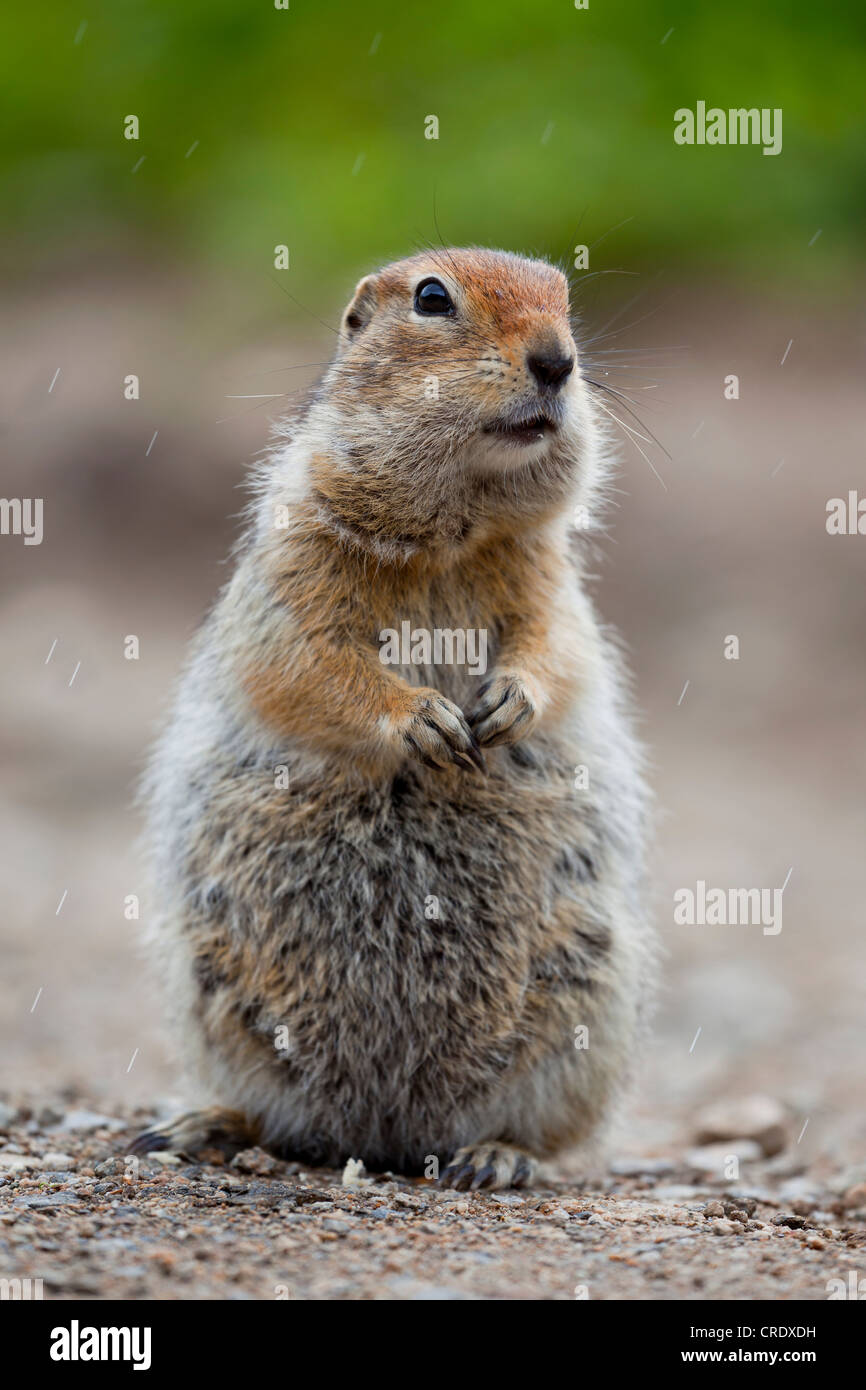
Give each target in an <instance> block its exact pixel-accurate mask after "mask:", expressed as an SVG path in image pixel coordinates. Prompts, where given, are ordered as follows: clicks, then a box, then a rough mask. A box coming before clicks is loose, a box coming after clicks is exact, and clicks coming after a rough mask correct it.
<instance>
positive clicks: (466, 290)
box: [310, 248, 596, 544]
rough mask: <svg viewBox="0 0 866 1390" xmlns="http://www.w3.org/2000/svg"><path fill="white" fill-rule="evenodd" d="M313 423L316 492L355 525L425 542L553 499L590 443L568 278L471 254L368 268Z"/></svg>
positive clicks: (569, 494)
mask: <svg viewBox="0 0 866 1390" xmlns="http://www.w3.org/2000/svg"><path fill="white" fill-rule="evenodd" d="M310 424H311V425H312V426H313V428H314V431H315V433H316V434H317V435H318V437H319V439H320V440H321V441H322V443H323V444H324V443H325V441H326V442H327V463H325V462H324V454H322V455H320V458H322V460H323V462H322V466H321V467H319V468H318V469H317V470H315V472H316V474H317V477H316V481H317V484H318V490H319V493H320V495H323V496H324V497H325V498H326V499H327V500H328V501H329V503H330V505H331V507H332V509H334V510H336V511H337V512H339V513H341V514H342V515H343V517H344V518H346V520H347V521H348V524H349V525H350V526H354V527H357V528H358V529H361V530H367V531H369V530H370V529H373V530H374V531H375V532H376V533H377V534H379V535H381V534H382V533H383V532H395V533H399V534H400V535H401V536H402V537H404V538H406V539H407V540H408V539H409V538H410V537H411V538H418V539H419V540H420V541H421V543H422V544H423V543H424V542H425V541H430V540H432V539H434V538H435V536H437V535H438V536H439V537H440V538H442V537H443V536H444V537H445V538H446V539H450V540H452V541H453V540H454V539H455V537H460V536H462V535H465V534H466V533H467V531H468V530H471V529H474V528H477V524H478V520H479V516H480V515H484V516H487V517H489V518H501V517H502V514H503V512H505V513H507V514H508V517H509V518H510V519H511V521H513V523H514V524H518V522H519V520H520V519H526V520H531V519H532V517H533V516H541V515H543V514H549V513H550V511H551V510H552V509H555V508H556V507H559V508H560V509H562V507H563V506H565V504H566V502H567V501H568V499H569V498H573V497H574V495H575V488H576V485H577V483H578V482H579V481H580V473H581V468H582V466H583V467H584V469H585V471H586V470H589V471H591V468H592V462H593V458H594V455H595V452H596V450H595V416H594V412H593V410H592V408H591V405H590V403H589V400H588V393H587V390H586V387H585V383H584V382H583V381H582V380H581V375H580V371H579V367H578V355H577V347H576V344H575V341H574V337H573V334H572V329H571V322H570V318H569V295H568V282H567V280H566V278H565V276H564V275H563V274H562V273H561V271H559V270H558V269H556V267H554V266H552V265H550V264H548V263H547V262H546V261H539V260H527V259H525V258H524V257H522V256H517V255H513V254H511V253H508V252H504V251H490V250H483V249H478V248H471V249H465V250H459V249H444V248H443V249H433V250H430V251H424V252H422V253H419V254H418V255H414V256H412V257H410V258H408V259H406V260H402V261H397V262H395V263H394V264H392V265H388V266H385V267H384V268H383V269H381V270H379V271H377V272H376V273H375V274H373V275H368V276H366V277H365V278H364V279H362V280H361V281H360V283H359V284H358V286H357V288H356V290H355V294H354V296H353V298H352V301H351V303H350V304H349V306H348V308H347V309H346V311H345V313H344V315H343V319H342V323H341V327H340V336H339V343H338V348H337V353H336V356H335V359H334V361H333V363H332V364H331V366H330V368H329V370H328V372H327V374H326V376H325V379H324V382H323V385H322V389H321V391H320V393H319V396H318V399H317V402H316V405H315V406H314V408H313V411H312V413H311V419H310ZM373 513H375V518H374V519H373V518H372V514H373Z"/></svg>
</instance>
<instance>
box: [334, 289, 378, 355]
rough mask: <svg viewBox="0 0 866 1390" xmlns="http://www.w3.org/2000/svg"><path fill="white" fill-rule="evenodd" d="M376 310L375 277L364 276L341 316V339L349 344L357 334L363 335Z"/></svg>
mask: <svg viewBox="0 0 866 1390" xmlns="http://www.w3.org/2000/svg"><path fill="white" fill-rule="evenodd" d="M375 308H376V277H375V275H365V276H364V278H363V280H360V281H359V282H358V284H357V286H356V288H355V294H354V296H353V298H352V302H351V304H350V305H349V307H348V309H347V310H346V312H345V314H344V315H343V322H342V324H341V337H342V338H343V339H344V340H345V341H347V342H351V341H352V339H353V338H357V336H358V334H359V333H363V331H364V329H365V328H366V327H367V324H368V323H369V322H370V319H371V318H372V317H373V311H374V309H375Z"/></svg>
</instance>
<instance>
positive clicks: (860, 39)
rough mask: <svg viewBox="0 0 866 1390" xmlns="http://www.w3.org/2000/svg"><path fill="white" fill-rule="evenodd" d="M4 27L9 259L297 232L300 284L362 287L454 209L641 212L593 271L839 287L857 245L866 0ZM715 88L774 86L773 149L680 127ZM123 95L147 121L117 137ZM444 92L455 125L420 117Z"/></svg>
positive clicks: (261, 249) (569, 225)
mask: <svg viewBox="0 0 866 1390" xmlns="http://www.w3.org/2000/svg"><path fill="white" fill-rule="evenodd" d="M85 23H86V27H85ZM5 28H6V35H5V42H4V45H3V57H2V60H0V63H2V81H0V91H2V96H0V100H2V104H3V106H4V108H5V112H4V114H5V119H4V121H3V130H4V135H3V144H2V149H0V169H2V178H3V184H4V187H5V190H6V196H5V199H4V203H5V209H6V216H5V226H6V250H5V258H6V259H7V262H12V263H13V264H14V265H15V266H16V267H17V269H18V270H19V272H20V271H21V270H22V269H23V270H28V269H29V270H40V269H44V268H46V267H48V266H50V265H52V264H57V262H58V260H59V261H61V262H62V261H63V260H64V259H66V258H72V259H73V260H75V259H76V258H81V257H82V256H87V257H90V258H96V259H98V258H99V257H106V256H110V257H112V258H113V259H117V258H118V256H120V257H123V256H124V255H126V254H127V253H128V254H129V255H130V256H132V257H136V258H137V257H140V256H142V255H144V256H149V257H150V258H151V259H160V260H161V259H166V260H168V261H169V262H174V261H180V262H184V261H189V259H190V258H193V259H195V258H199V259H200V260H201V261H202V262H203V263H206V264H209V265H211V266H213V265H214V264H215V265H216V267H217V268H218V269H219V270H221V271H225V272H226V274H228V275H230V276H232V277H234V276H236V275H239V274H241V275H242V274H245V273H248V272H254V273H256V272H258V271H259V270H261V271H262V272H263V273H269V274H270V275H271V276H273V275H274V273H275V272H274V270H273V248H274V246H275V245H276V244H278V243H286V244H287V245H288V246H289V247H290V251H291V272H290V276H291V280H290V281H289V282H287V283H293V286H294V288H296V289H297V291H298V293H301V287H302V286H305V285H308V284H310V283H315V284H317V285H325V286H331V285H333V286H334V287H335V288H336V286H338V285H339V286H340V287H341V288H345V283H346V281H347V279H349V278H351V276H353V275H354V274H356V273H358V272H360V271H362V270H364V269H366V268H369V267H370V266H372V265H374V264H377V263H379V262H380V261H382V260H384V259H388V258H391V257H393V256H396V255H401V254H405V253H406V252H407V251H409V250H411V249H412V248H413V247H414V246H416V245H418V244H420V243H421V242H423V240H425V239H429V240H438V237H439V233H440V232H441V236H442V237H443V238H444V239H445V240H446V241H448V242H457V243H460V242H478V243H486V244H491V245H500V246H508V247H513V248H515V249H523V250H529V251H538V252H542V253H544V254H548V255H551V256H553V257H555V258H559V257H562V256H564V255H566V253H568V251H569V248H571V247H572V246H573V245H574V244H575V243H576V242H577V241H581V242H587V243H591V242H594V241H595V240H596V239H598V238H599V237H601V236H602V235H603V234H604V233H606V232H607V231H608V229H609V228H611V227H613V226H615V225H616V224H618V223H622V222H623V221H624V219H630V220H629V221H627V222H626V223H625V225H623V226H622V227H620V228H618V230H617V231H616V232H614V233H612V234H611V235H610V236H609V237H607V238H606V239H605V241H604V242H603V243H601V244H600V245H599V247H598V253H597V256H596V254H595V253H593V260H592V268H598V267H600V266H626V267H629V268H635V269H639V270H641V271H643V272H647V271H650V272H651V271H652V270H654V269H656V268H663V267H675V268H677V269H679V270H682V271H684V272H686V273H696V274H700V273H702V272H708V273H714V274H715V273H718V274H722V275H726V274H735V275H737V276H738V277H739V278H743V277H745V279H746V280H747V281H748V282H762V283H771V282H775V281H778V280H779V279H781V280H783V281H784V280H787V279H789V278H796V279H797V280H798V281H799V282H800V283H802V284H805V285H809V284H812V283H814V284H815V285H816V286H820V287H823V288H824V289H828V290H831V291H832V289H833V287H834V285H835V286H837V287H840V288H841V287H844V285H845V284H846V283H850V277H851V273H852V270H854V269H856V268H857V267H859V265H860V261H861V254H862V246H863V239H864V228H866V178H864V165H866V155H864V116H863V108H864V101H863V96H864V76H866V60H864V54H866V44H864V28H866V7H864V6H863V5H862V4H855V3H852V4H850V5H849V6H848V5H842V4H827V3H812V2H811V0H774V3H767V2H766V0H765V3H760V0H757V2H756V0H729V3H716V4H708V3H697V0H666V3H656V0H621V2H620V3H614V2H613V0H589V7H588V8H587V9H585V10H578V9H576V8H575V6H574V3H573V0H524V2H523V3H520V2H519V0H437V3H435V4H432V3H417V0H416V3H407V0H372V2H371V3H349V0H338V2H336V3H327V0H290V8H288V9H285V10H284V9H277V8H275V6H274V3H273V0H102V3H98V4H97V3H87V4H83V3H82V4H81V6H80V11H76V10H75V9H72V8H70V7H69V6H68V5H67V4H64V3H62V0H48V3H40V4H38V5H37V4H30V5H29V6H20V7H18V8H17V9H16V10H15V11H14V12H11V11H10V12H9V13H8V14H7V18H6V26H5ZM669 31H670V32H669ZM666 35H667V38H665V36H666ZM663 40H664V42H663ZM699 99H702V100H705V101H706V102H707V103H708V105H718V106H721V107H724V108H729V107H739V106H746V107H752V106H757V107H771V108H774V107H781V108H782V109H783V111H784V146H783V150H782V153H781V154H780V155H779V156H778V157H776V158H769V157H765V156H763V155H762V153H761V150H760V147H758V146H754V147H751V146H750V147H738V146H734V147H724V146H721V147H703V148H701V147H681V146H677V145H675V144H674V141H673V113H674V111H675V110H676V108H678V107H681V106H689V107H692V108H693V107H694V106H695V103H696V102H697V101H698V100H699ZM130 114H134V115H137V116H138V118H139V121H140V139H139V140H138V141H129V140H126V139H125V138H124V134H123V128H124V117H126V116H127V115H130ZM431 114H435V115H436V116H438V119H439V123H440V132H439V139H438V140H437V141H433V140H427V139H425V138H424V120H425V117H426V116H428V115H431ZM194 142H197V143H196V144H195V148H194V149H193V151H192V153H188V151H189V150H190V147H191V146H192V145H193V143H194ZM142 156H143V157H144V158H143V162H141V163H140V164H139V167H138V168H137V169H136V170H135V172H133V169H134V166H135V165H136V164H137V162H138V161H140V160H142ZM581 219H582V220H581ZM437 223H438V229H437V225H436V224H437ZM578 225H580V235H579V236H578V235H577V229H578ZM819 229H820V230H821V236H820V238H819V239H818V240H817V242H815V243H814V245H813V246H811V247H810V246H809V243H810V241H811V240H812V239H813V237H814V236H815V233H816V232H817V231H818V230H819Z"/></svg>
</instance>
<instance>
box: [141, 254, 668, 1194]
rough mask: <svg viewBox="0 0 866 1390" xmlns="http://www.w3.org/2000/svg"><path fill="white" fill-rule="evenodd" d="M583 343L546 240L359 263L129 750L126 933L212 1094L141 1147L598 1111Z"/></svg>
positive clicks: (619, 788) (619, 693)
mask: <svg viewBox="0 0 866 1390" xmlns="http://www.w3.org/2000/svg"><path fill="white" fill-rule="evenodd" d="M581 366H582V363H581V359H580V357H579V355H578V350H577V347H576V344H575V339H574V336H573V332H572V326H571V323H570V318H569V294H568V284H567V281H566V279H565V277H564V276H563V275H562V274H561V273H560V271H559V270H557V269H556V268H554V267H553V266H552V265H549V264H547V263H546V262H544V261H538V260H527V259H524V258H522V257H520V256H516V255H512V254H508V253H505V252H501V251H488V250H477V249H472V250H446V249H436V250H431V251H425V252H423V253H421V254H418V255H415V256H412V257H411V258H409V259H407V260H403V261H400V262H398V263H396V264H393V265H388V266H386V267H384V269H382V270H380V271H378V272H377V273H376V274H373V275H370V276H367V277H366V278H365V279H363V280H362V281H361V282H360V284H359V285H358V287H357V290H356V292H355V295H354V298H353V299H352V302H351V304H350V305H349V307H348V309H347V310H346V312H345V314H344V316H343V320H342V324H341V328H340V331H339V341H338V345H337V351H336V355H335V358H334V361H333V362H332V364H331V365H330V367H329V368H328V370H327V372H326V373H325V376H324V378H323V381H322V383H321V385H320V386H319V388H318V390H317V391H316V393H315V395H314V397H313V399H312V402H311V404H310V405H309V406H308V408H307V409H306V411H305V412H304V413H303V414H302V416H301V417H300V418H299V419H297V420H293V421H291V423H290V424H288V425H287V426H286V427H285V428H284V431H283V434H282V436H281V438H280V440H279V442H278V444H277V446H276V447H275V449H274V451H273V453H272V455H271V457H270V458H269V460H268V462H267V464H266V466H265V467H263V468H262V469H261V470H260V471H259V473H258V475H257V477H256V482H255V500H254V504H253V507H252V509H251V518H250V523H249V525H248V528H247V531H246V534H245V536H244V538H243V540H242V542H241V544H240V546H239V552H238V561H237V566H236V569H235V572H234V575H233V578H232V579H231V580H230V582H229V583H228V584H227V586H226V588H225V590H224V591H223V593H222V595H221V597H220V599H219V601H218V602H217V604H216V607H215V608H214V610H213V611H212V613H211V615H210V617H209V618H208V619H207V621H206V623H205V625H204V627H203V628H202V630H201V632H200V633H199V636H198V638H197V639H196V641H195V644H194V647H193V651H192V654H191V658H190V661H189V664H188V667H187V669H186V673H185V675H184V677H183V680H182V684H181V688H180V692H179V697H178V699H177V701H176V705H175V709H174V714H173V717H172V720H171V722H170V725H169V727H168V729H167V731H166V733H165V734H164V736H163V738H162V740H161V742H160V744H159V746H158V749H157V751H156V754H155V757H154V760H153V763H152V766H151V769H150V773H149V775H148V778H147V788H146V790H147V798H148V803H149V822H150V835H151V840H152V844H153V858H154V867H155V884H154V888H155V893H156V896H157V907H158V915H157V920H156V921H155V922H154V923H153V925H152V928H151V934H150V942H151V946H152V952H151V953H152V954H153V956H154V957H155V958H156V959H157V960H158V961H159V962H160V963H161V965H162V966H163V967H164V971H165V975H164V979H165V984H166V986H167V992H168V995H169V998H170V1000H171V1003H172V1005H173V1008H174V1012H175V1014H176V1017H177V1022H178V1025H179V1030H180V1039H181V1044H182V1050H183V1052H184V1054H185V1060H186V1061H187V1063H189V1064H190V1065H191V1070H192V1072H193V1074H194V1075H195V1077H196V1079H197V1085H198V1087H199V1092H198V1094H199V1097H200V1099H201V1102H202V1103H203V1104H206V1105H207V1106H208V1107H209V1108H204V1109H200V1110H196V1111H193V1112H191V1113H189V1114H186V1115H182V1116H180V1117H179V1118H178V1119H176V1120H173V1121H169V1122H167V1123H166V1124H165V1125H162V1126H156V1127H154V1129H152V1130H151V1131H149V1132H148V1133H146V1134H144V1135H142V1136H140V1138H139V1140H138V1141H137V1147H138V1149H139V1150H147V1149H153V1148H159V1147H165V1148H173V1149H177V1150H179V1151H184V1152H187V1153H193V1152H195V1151H196V1150H197V1149H201V1148H203V1147H206V1146H208V1145H210V1144H222V1145H224V1146H226V1147H231V1146H238V1145H242V1144H249V1143H251V1142H256V1141H257V1142H259V1143H261V1144H263V1145H265V1146H266V1147H268V1148H270V1149H272V1150H273V1151H275V1152H278V1153H280V1154H282V1155H284V1156H287V1157H294V1158H298V1159H300V1160H303V1161H304V1162H306V1163H310V1164H316V1163H321V1164H328V1165H337V1164H343V1163H344V1162H345V1161H347V1160H348V1159H349V1158H350V1157H353V1158H356V1159H361V1160H363V1161H364V1162H365V1163H366V1165H367V1166H368V1167H369V1168H370V1169H372V1170H374V1171H383V1170H388V1169H393V1170H395V1171H402V1172H405V1173H416V1174H417V1173H425V1174H426V1175H427V1176H437V1174H438V1176H439V1178H440V1181H441V1182H442V1183H444V1184H446V1185H448V1184H450V1185H452V1186H454V1187H457V1188H467V1187H470V1186H471V1187H472V1188H485V1187H486V1188H489V1187H504V1186H509V1185H512V1184H513V1185H521V1184H526V1183H528V1182H530V1181H531V1180H532V1177H533V1174H534V1172H535V1167H536V1162H537V1160H538V1159H539V1158H544V1157H545V1156H549V1155H552V1154H554V1153H556V1152H557V1151H558V1150H560V1149H562V1148H563V1147H565V1146H570V1145H572V1144H577V1143H581V1142H583V1141H585V1140H587V1139H588V1138H589V1137H590V1136H591V1135H593V1134H594V1133H595V1132H596V1131H597V1130H598V1129H599V1127H600V1126H601V1125H602V1122H603V1121H604V1120H605V1119H606V1117H607V1116H608V1114H609V1112H610V1109H611V1104H612V1101H613V1099H614V1098H615V1096H616V1095H617V1094H618V1093H619V1091H620V1089H621V1083H622V1080H623V1078H624V1077H625V1076H626V1074H627V1073H628V1072H629V1070H630V1064H631V1062H632V1059H633V1055H634V1053H635V1051H636V1049H637V1040H638V1039H639V1037H640V1035H641V1034H640V1029H641V1023H642V1018H643V1017H644V1015H645V1005H646V1003H647V1000H648V997H649V995H650V994H651V985H652V977H653V966H652V961H653V948H652V934H651V931H650V927H649V921H648V912H647V907H646V901H645V889H644V885H643V858H644V854H643V846H644V838H645V821H646V814H645V810H646V793H645V789H644V785H643V780H642V775H641V771H640V761H641V760H640V754H639V750H638V749H637V746H636V744H635V741H634V737H633V734H632V730H631V726H630V719H629V716H628V712H627V709H626V708H625V706H626V705H627V699H626V697H625V694H624V692H625V688H626V681H625V678H624V676H623V670H622V663H621V660H620V656H619V654H618V650H617V647H616V645H615V643H614V641H613V640H612V638H611V637H610V635H609V634H608V633H606V632H605V631H604V630H603V629H602V628H601V627H600V625H599V622H598V620H597V618H596V616H595V614H594V611H593V607H592V604H591V603H590V600H589V598H588V597H587V594H586V592H585V585H584V573H583V570H584V555H583V546H584V544H585V541H584V540H582V538H581V533H580V528H579V527H578V530H577V533H575V527H574V519H575V516H576V515H577V516H578V518H579V520H580V519H584V520H585V519H586V517H593V516H595V515H597V511H598V506H599V497H600V491H601V488H602V484H603V480H604V475H605V471H606V461H607V458H608V456H609V453H610V447H609V439H608V438H607V436H606V434H605V430H604V428H603V426H602V422H601V416H600V413H599V408H598V405H597V404H596V402H595V400H594V399H593V396H592V393H591V391H590V389H589V387H588V384H587V382H586V380H585V379H584V377H583V375H582V372H581ZM437 635H438V636H440V637H441V638H442V640H441V641H440V642H439V645H438V647H437ZM467 642H469V645H470V646H471V647H472V650H473V653H474V657H475V660H474V664H473V663H471V662H469V661H468V660H467V661H465V662H464V663H463V664H461V662H460V659H459V658H460V655H461V651H462V650H463V648H464V646H465V645H466V643H467ZM473 642H474V645H473ZM437 657H438V658H439V659H437ZM485 657H486V670H484V671H483V672H482V670H481V667H482V666H483V665H485V660H484V658H485ZM470 666H471V667H472V669H470Z"/></svg>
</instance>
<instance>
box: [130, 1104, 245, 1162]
mask: <svg viewBox="0 0 866 1390" xmlns="http://www.w3.org/2000/svg"><path fill="white" fill-rule="evenodd" d="M260 1137H261V1135H260V1132H259V1127H258V1125H256V1124H255V1123H254V1122H253V1121H251V1120H250V1119H248V1117H247V1116H246V1115H244V1114H243V1113H242V1112H241V1111H240V1110H227V1109H225V1107H223V1106H221V1105H212V1106H209V1107H208V1108H207V1109H205V1110H187V1111H185V1112H184V1113H182V1114H180V1115H175V1116H173V1117H172V1118H171V1119H170V1120H165V1121H164V1122H163V1123H162V1124H158V1125H153V1126H152V1127H151V1128H150V1129H146V1130H144V1131H143V1132H142V1133H141V1134H139V1135H138V1136H137V1137H136V1138H135V1139H133V1141H132V1143H131V1144H130V1146H129V1152H130V1153H133V1154H147V1153H154V1152H158V1151H160V1150H162V1151H163V1152H166V1153H176V1154H184V1155H186V1156H187V1157H190V1158H191V1157H194V1156H195V1155H196V1154H197V1153H200V1152H201V1151H202V1150H204V1149H219V1150H221V1151H222V1152H223V1153H225V1154H226V1155H229V1154H235V1153H238V1152H239V1151H240V1150H241V1149H248V1148H250V1147H252V1146H253V1145H255V1144H258V1143H259V1140H260Z"/></svg>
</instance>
